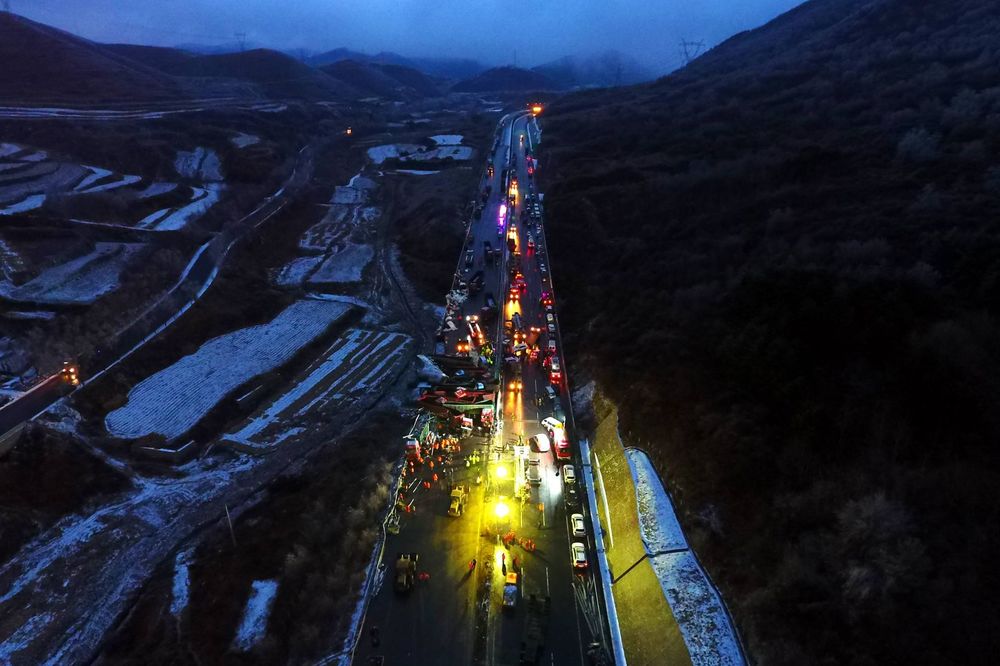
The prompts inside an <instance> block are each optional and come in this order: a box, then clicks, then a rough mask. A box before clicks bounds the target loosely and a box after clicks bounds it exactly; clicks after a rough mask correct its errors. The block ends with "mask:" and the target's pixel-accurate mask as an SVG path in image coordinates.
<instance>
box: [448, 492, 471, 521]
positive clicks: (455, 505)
mask: <svg viewBox="0 0 1000 666" xmlns="http://www.w3.org/2000/svg"><path fill="white" fill-rule="evenodd" d="M468 500H469V488H468V486H464V485H458V486H455V487H454V488H452V489H451V504H450V505H449V506H448V515H449V516H453V517H455V518H457V517H458V516H461V515H462V514H463V513H465V503H466V502H467V501H468Z"/></svg>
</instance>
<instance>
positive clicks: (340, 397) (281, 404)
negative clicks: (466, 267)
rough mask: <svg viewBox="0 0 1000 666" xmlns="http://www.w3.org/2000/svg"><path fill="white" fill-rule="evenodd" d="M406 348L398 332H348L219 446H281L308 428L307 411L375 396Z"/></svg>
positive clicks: (392, 372) (400, 359)
mask: <svg viewBox="0 0 1000 666" xmlns="http://www.w3.org/2000/svg"><path fill="white" fill-rule="evenodd" d="M410 344H411V339H410V338H409V336H406V335H402V334H399V333H387V332H384V331H366V330H360V329H351V330H349V331H347V332H346V333H345V334H344V335H342V336H341V337H339V338H338V339H337V340H336V341H334V343H333V344H332V345H330V347H329V349H327V350H326V352H325V353H324V354H323V356H322V357H320V358H319V359H317V360H316V361H315V362H314V363H313V364H312V366H311V367H310V368H309V370H308V371H307V372H308V374H307V376H306V377H305V379H303V380H302V381H300V382H298V383H297V384H296V385H295V386H294V387H293V388H292V389H291V390H289V391H288V392H287V393H285V394H284V395H282V396H281V397H279V398H278V399H277V400H275V401H274V402H273V403H271V405H270V406H268V407H267V408H266V409H264V410H263V411H262V412H260V413H259V414H258V415H257V416H255V417H253V418H251V419H250V420H249V421H248V422H247V423H246V424H245V425H244V426H243V427H242V428H240V429H239V430H238V431H236V432H234V433H232V434H229V435H226V436H225V437H223V443H227V444H230V445H232V446H234V447H236V448H240V449H244V450H260V449H262V448H268V447H272V446H275V445H277V444H280V443H281V442H282V441H284V440H285V439H286V438H287V437H289V436H291V435H294V434H297V433H299V432H301V431H302V430H304V429H305V428H306V427H307V424H308V421H309V419H308V418H307V413H309V412H313V411H322V410H323V409H324V408H325V407H326V406H327V405H328V404H331V403H335V404H336V405H337V407H338V408H340V407H345V406H347V405H349V404H350V403H353V402H354V401H355V400H356V399H357V398H358V397H359V396H361V395H363V394H365V393H372V392H375V391H376V389H377V388H378V387H379V386H380V385H381V384H382V383H383V382H385V381H386V380H387V379H388V378H391V377H392V376H393V375H394V374H395V373H394V371H395V370H396V369H397V368H398V367H399V364H400V363H402V362H404V360H405V358H406V350H407V348H408V347H409V346H410Z"/></svg>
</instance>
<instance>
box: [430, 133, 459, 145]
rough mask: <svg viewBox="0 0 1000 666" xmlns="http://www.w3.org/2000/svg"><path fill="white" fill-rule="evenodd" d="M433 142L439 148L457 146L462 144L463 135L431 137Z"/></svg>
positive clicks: (437, 135) (436, 135)
mask: <svg viewBox="0 0 1000 666" xmlns="http://www.w3.org/2000/svg"><path fill="white" fill-rule="evenodd" d="M431 141H433V142H434V143H436V144H437V145H439V146H457V145H458V144H460V143H462V135H461V134H435V135H434V136H432V137H431Z"/></svg>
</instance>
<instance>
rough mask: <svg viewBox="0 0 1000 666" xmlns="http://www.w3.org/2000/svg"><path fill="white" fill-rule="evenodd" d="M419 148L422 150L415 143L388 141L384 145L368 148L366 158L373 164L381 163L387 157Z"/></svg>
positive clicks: (415, 150) (418, 150)
mask: <svg viewBox="0 0 1000 666" xmlns="http://www.w3.org/2000/svg"><path fill="white" fill-rule="evenodd" d="M421 150H423V146H418V145H417V144H415V143H389V144H386V145H384V146H375V147H374V148H369V149H368V159H370V160H371V161H372V162H374V163H375V164H382V162H384V161H386V160H387V159H391V158H394V157H403V156H405V155H409V154H412V153H419V152H420V151H421Z"/></svg>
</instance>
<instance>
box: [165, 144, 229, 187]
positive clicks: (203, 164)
mask: <svg viewBox="0 0 1000 666" xmlns="http://www.w3.org/2000/svg"><path fill="white" fill-rule="evenodd" d="M174 169H176V170H177V173H179V174H180V175H182V176H184V177H185V178H200V179H201V180H203V181H219V180H222V162H221V161H220V160H219V156H218V154H217V153H216V152H215V151H214V150H212V149H211V148H203V147H202V146H198V147H197V148H195V149H194V150H192V151H188V150H179V151H177V159H175V160H174Z"/></svg>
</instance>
